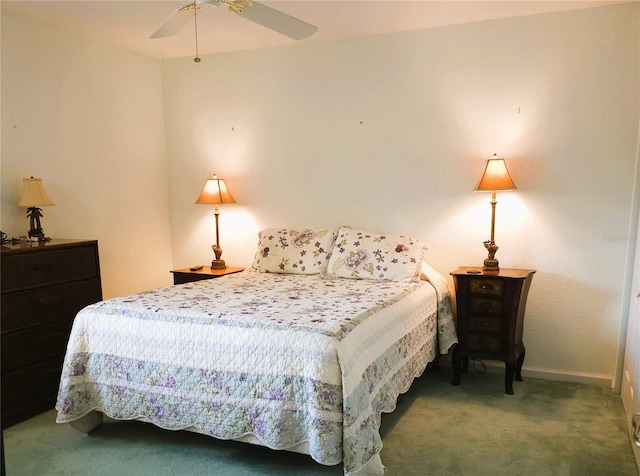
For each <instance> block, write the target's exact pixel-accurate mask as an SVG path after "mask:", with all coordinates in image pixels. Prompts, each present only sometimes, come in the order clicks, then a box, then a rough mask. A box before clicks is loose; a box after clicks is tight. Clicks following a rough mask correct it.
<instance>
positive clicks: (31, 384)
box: [2, 359, 62, 427]
mask: <svg viewBox="0 0 640 476" xmlns="http://www.w3.org/2000/svg"><path fill="white" fill-rule="evenodd" d="M61 373H62V359H52V360H48V361H46V362H42V363H40V364H38V365H33V366H31V367H27V368H24V369H22V370H19V371H17V372H10V373H4V372H3V374H2V426H3V427H4V426H7V425H10V424H12V423H15V422H16V421H20V420H23V419H24V416H25V415H29V416H30V415H33V414H34V413H38V412H40V411H46V410H48V409H52V408H53V407H54V405H55V400H56V396H57V394H58V385H59V384H60V375H61ZM34 410H35V411H34Z"/></svg>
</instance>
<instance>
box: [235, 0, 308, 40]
mask: <svg viewBox="0 0 640 476" xmlns="http://www.w3.org/2000/svg"><path fill="white" fill-rule="evenodd" d="M225 3H228V2H225ZM252 3H253V5H249V6H247V7H246V8H244V9H243V10H242V11H235V10H234V8H233V6H231V7H230V8H229V10H231V11H232V12H233V13H236V14H237V15H239V16H241V17H243V18H246V19H247V20H251V21H252V22H254V23H257V24H259V25H262V26H266V27H267V28H269V29H271V30H273V31H277V32H278V33H281V34H283V35H285V36H288V37H289V38H292V39H294V40H302V39H304V38H306V37H308V36H311V35H313V34H314V33H315V32H316V31H318V27H317V26H313V25H311V24H309V23H306V22H304V21H302V20H298V19H297V18H294V17H292V16H291V15H287V14H286V13H284V12H281V11H279V10H275V9H273V8H271V7H267V6H266V5H263V4H261V3H258V2H252Z"/></svg>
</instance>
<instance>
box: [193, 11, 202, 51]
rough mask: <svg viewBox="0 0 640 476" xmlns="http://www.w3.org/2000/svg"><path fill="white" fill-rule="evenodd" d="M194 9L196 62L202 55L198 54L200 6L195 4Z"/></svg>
mask: <svg viewBox="0 0 640 476" xmlns="http://www.w3.org/2000/svg"><path fill="white" fill-rule="evenodd" d="M194 7H195V8H194V9H193V26H194V30H195V33H196V57H195V58H193V61H194V62H195V63H199V62H200V61H201V60H200V57H199V56H198V6H197V5H195V4H194Z"/></svg>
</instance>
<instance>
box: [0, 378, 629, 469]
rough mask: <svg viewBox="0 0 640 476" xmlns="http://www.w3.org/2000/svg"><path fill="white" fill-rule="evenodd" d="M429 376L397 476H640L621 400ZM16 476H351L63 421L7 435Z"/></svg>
mask: <svg viewBox="0 0 640 476" xmlns="http://www.w3.org/2000/svg"><path fill="white" fill-rule="evenodd" d="M450 379H451V369H450V368H447V367H443V368H442V370H441V372H439V373H434V372H427V373H425V374H424V375H423V376H422V377H420V378H419V379H418V380H416V381H415V382H414V385H413V387H412V388H411V390H410V391H409V392H407V394H405V395H404V396H403V397H401V400H400V403H399V404H398V408H397V410H396V411H395V412H394V413H392V414H388V415H384V417H383V420H382V428H381V434H382V439H383V443H384V448H383V450H382V453H381V457H382V462H383V463H384V464H385V466H386V467H387V472H386V474H388V475H392V476H393V475H402V476H405V475H491V476H500V475H510V476H511V475H518V476H520V475H544V476H550V475H576V476H578V475H579V476H587V475H602V476H609V475H610V476H618V475H619V476H637V475H638V469H637V467H636V463H635V460H634V457H633V451H632V448H631V443H630V441H629V438H628V436H627V430H626V420H625V416H624V412H623V408H622V402H621V400H620V397H619V396H614V395H611V391H610V390H608V389H604V388H599V387H592V386H588V385H580V384H572V383H564V382H555V381H545V380H538V379H525V381H524V382H514V391H515V395H506V394H504V393H503V391H504V388H503V376H502V374H498V373H487V374H484V375H480V374H477V373H474V372H473V371H472V370H470V373H469V374H468V375H463V378H462V385H460V386H459V387H453V386H451V385H450V383H449V382H450ZM4 439H5V440H4V443H5V455H6V467H7V475H8V476H21V475H29V476H31V475H33V476H44V475H60V476H75V475H78V476H88V475H90V476H111V475H127V476H129V475H131V476H134V475H145V476H146V475H180V476H191V475H225V476H226V475H241V476H243V475H247V476H249V475H260V476H263V475H289V474H295V475H305V476H306V475H340V474H342V468H341V467H340V466H334V467H324V466H321V465H319V464H317V463H315V462H313V461H312V460H311V459H310V458H309V457H308V456H305V455H298V454H293V453H287V452H275V451H271V450H268V449H266V448H261V447H257V446H253V445H248V444H243V443H236V442H227V441H219V440H215V439H212V438H209V437H206V436H202V435H196V434H193V433H188V432H172V431H166V430H161V429H159V428H156V427H154V426H152V425H150V424H145V423H139V422H116V421H112V420H106V421H105V423H103V424H102V426H101V427H100V428H99V429H97V430H96V431H95V432H94V433H92V434H91V435H89V436H87V435H84V434H82V433H79V432H77V431H76V430H74V429H73V428H71V427H70V426H68V425H57V424H56V423H55V413H54V412H53V411H50V412H47V413H44V414H42V415H39V416H37V417H35V418H32V419H30V420H28V421H25V422H23V423H20V424H18V425H15V426H12V427H10V428H7V429H6V430H5V432H4Z"/></svg>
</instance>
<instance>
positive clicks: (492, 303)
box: [469, 297, 504, 314]
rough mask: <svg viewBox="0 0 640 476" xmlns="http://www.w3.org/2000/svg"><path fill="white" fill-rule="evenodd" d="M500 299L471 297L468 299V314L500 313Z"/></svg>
mask: <svg viewBox="0 0 640 476" xmlns="http://www.w3.org/2000/svg"><path fill="white" fill-rule="evenodd" d="M503 308H504V306H503V302H502V299H489V298H477V297H472V298H470V299H469V313H470V314H502V310H503Z"/></svg>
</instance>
